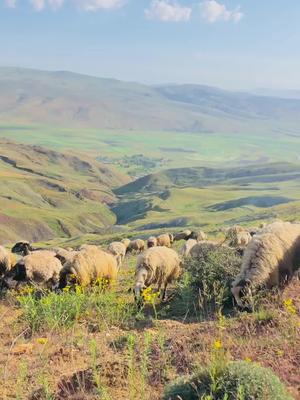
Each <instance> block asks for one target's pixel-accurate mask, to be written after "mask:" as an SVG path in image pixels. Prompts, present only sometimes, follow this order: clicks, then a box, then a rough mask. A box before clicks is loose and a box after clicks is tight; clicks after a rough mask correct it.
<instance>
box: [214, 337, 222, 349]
mask: <svg viewBox="0 0 300 400" xmlns="http://www.w3.org/2000/svg"><path fill="white" fill-rule="evenodd" d="M222 347H223V344H222V342H221V340H219V339H218V340H215V343H214V348H215V349H216V350H220V349H222Z"/></svg>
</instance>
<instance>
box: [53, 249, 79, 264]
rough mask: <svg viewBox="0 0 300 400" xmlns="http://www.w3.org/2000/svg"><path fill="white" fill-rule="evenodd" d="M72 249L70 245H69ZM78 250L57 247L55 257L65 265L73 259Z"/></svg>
mask: <svg viewBox="0 0 300 400" xmlns="http://www.w3.org/2000/svg"><path fill="white" fill-rule="evenodd" d="M69 249H70V247H69ZM77 253H78V252H77V251H75V250H73V249H72V250H67V249H57V252H56V254H55V257H56V258H58V259H59V261H60V262H61V263H62V265H64V264H65V263H66V262H67V261H72V260H73V258H74V256H75V255H76V254H77Z"/></svg>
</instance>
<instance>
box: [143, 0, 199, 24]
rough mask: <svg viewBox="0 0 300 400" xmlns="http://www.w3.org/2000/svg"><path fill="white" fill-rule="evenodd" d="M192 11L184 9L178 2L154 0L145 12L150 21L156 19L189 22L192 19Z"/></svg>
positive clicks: (188, 8)
mask: <svg viewBox="0 0 300 400" xmlns="http://www.w3.org/2000/svg"><path fill="white" fill-rule="evenodd" d="M191 13H192V9H191V8H190V7H184V6H181V5H180V4H178V3H176V2H171V1H169V0H153V1H152V2H151V4H150V7H149V9H147V10H145V15H146V17H147V18H148V19H156V20H159V21H164V22H168V21H172V22H179V21H188V20H189V19H190V17H191Z"/></svg>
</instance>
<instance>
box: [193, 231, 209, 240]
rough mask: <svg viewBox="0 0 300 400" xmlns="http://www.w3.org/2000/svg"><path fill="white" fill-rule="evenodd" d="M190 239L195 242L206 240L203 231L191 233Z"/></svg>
mask: <svg viewBox="0 0 300 400" xmlns="http://www.w3.org/2000/svg"><path fill="white" fill-rule="evenodd" d="M190 239H195V240H197V242H201V241H202V240H207V235H206V234H205V233H204V232H203V231H199V232H194V231H193V232H192V233H191V235H190Z"/></svg>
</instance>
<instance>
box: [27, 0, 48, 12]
mask: <svg viewBox="0 0 300 400" xmlns="http://www.w3.org/2000/svg"><path fill="white" fill-rule="evenodd" d="M30 3H31V4H32V7H33V8H34V10H35V11H42V10H43V9H44V8H45V0H30Z"/></svg>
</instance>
